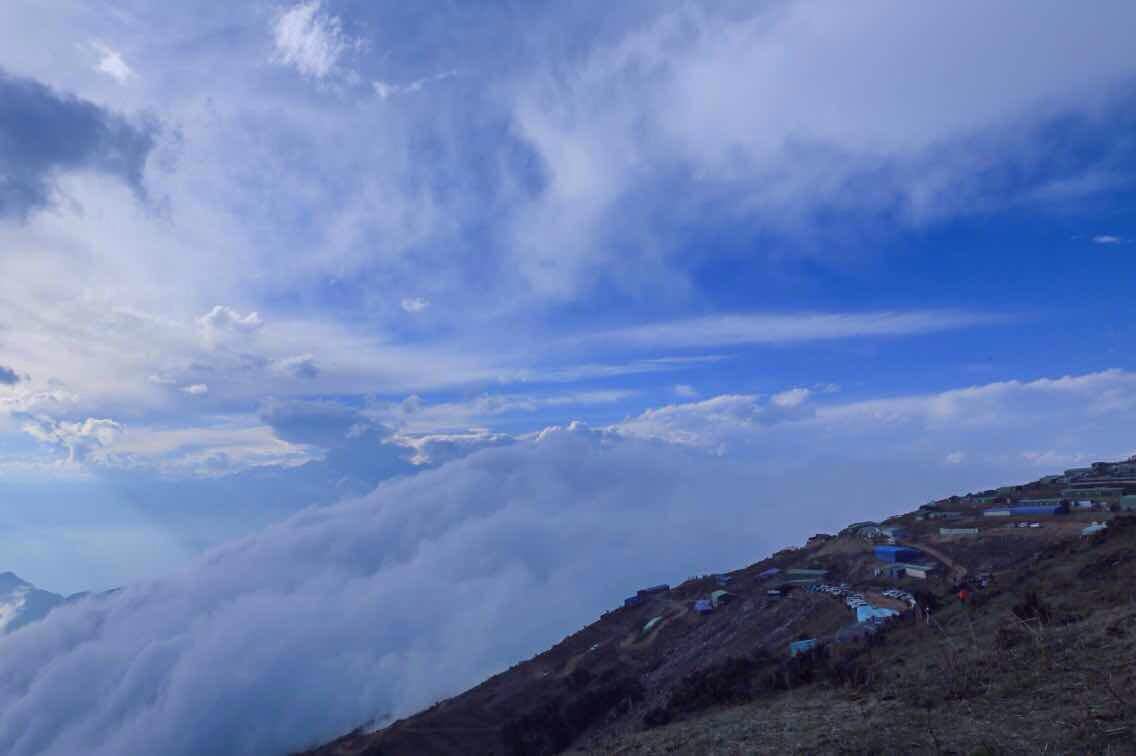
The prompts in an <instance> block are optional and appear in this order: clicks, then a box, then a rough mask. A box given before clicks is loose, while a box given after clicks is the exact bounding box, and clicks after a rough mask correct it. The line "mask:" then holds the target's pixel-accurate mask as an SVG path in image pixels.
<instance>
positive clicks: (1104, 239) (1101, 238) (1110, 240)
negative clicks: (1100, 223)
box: [1093, 234, 1124, 244]
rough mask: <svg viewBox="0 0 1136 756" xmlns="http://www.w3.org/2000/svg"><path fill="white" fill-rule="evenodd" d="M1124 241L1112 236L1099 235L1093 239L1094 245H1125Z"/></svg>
mask: <svg viewBox="0 0 1136 756" xmlns="http://www.w3.org/2000/svg"><path fill="white" fill-rule="evenodd" d="M1123 243H1124V239H1123V238H1121V237H1119V236H1113V235H1112V234H1097V235H1096V236H1094V237H1093V244H1123Z"/></svg>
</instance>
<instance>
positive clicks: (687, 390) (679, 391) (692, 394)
mask: <svg viewBox="0 0 1136 756" xmlns="http://www.w3.org/2000/svg"><path fill="white" fill-rule="evenodd" d="M673 390H674V393H675V396H681V397H682V398H683V399H694V398H696V397H697V396H698V390H697V389H696V388H694V387H693V386H691V385H689V384H686V383H678V384H675V386H674V389H673Z"/></svg>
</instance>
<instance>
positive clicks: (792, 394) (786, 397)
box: [770, 388, 812, 408]
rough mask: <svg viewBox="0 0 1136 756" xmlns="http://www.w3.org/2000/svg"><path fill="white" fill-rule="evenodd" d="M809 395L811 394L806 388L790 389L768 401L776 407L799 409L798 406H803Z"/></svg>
mask: <svg viewBox="0 0 1136 756" xmlns="http://www.w3.org/2000/svg"><path fill="white" fill-rule="evenodd" d="M811 395H812V392H811V391H809V390H808V389H807V388H792V389H787V390H785V391H782V392H780V393H777V394H774V395H773V396H772V397H771V398H770V401H772V402H773V403H774V404H776V405H777V406H778V407H784V408H792V407H799V406H800V405H802V404H804V403H805V402H806V401H807V400H808V398H809V397H810V396H811Z"/></svg>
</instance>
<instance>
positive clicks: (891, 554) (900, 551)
mask: <svg viewBox="0 0 1136 756" xmlns="http://www.w3.org/2000/svg"><path fill="white" fill-rule="evenodd" d="M875 554H876V559H879V560H880V561H881V562H906V561H908V560H911V559H918V558H919V557H921V556H923V552H921V551H919V549H913V548H911V547H910V546H877V547H876V548H875Z"/></svg>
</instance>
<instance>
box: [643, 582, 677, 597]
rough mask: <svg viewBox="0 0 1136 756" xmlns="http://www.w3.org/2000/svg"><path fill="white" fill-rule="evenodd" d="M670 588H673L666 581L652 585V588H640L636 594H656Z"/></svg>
mask: <svg viewBox="0 0 1136 756" xmlns="http://www.w3.org/2000/svg"><path fill="white" fill-rule="evenodd" d="M670 589H671V587H670V586H669V585H667V584H666V583H660V584H659V585H652V586H651V587H650V588H640V589H639V590H638V591H637V592H636V595H637V596H644V597H646V596H654V595H655V594H657V593H666V592H667V591H669V590H670Z"/></svg>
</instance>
